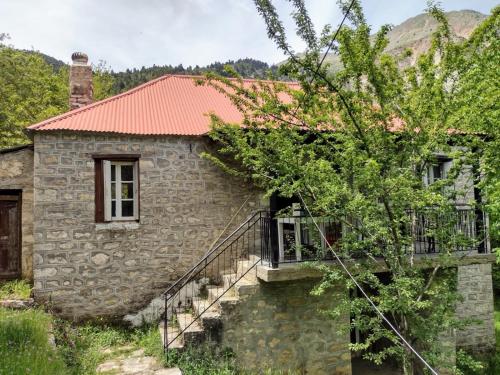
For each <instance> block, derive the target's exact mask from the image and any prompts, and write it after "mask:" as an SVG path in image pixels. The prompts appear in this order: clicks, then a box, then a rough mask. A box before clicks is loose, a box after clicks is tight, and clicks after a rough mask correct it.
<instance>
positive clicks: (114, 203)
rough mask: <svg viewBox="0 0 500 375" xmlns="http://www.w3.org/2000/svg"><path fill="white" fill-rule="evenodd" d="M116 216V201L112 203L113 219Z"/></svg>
mask: <svg viewBox="0 0 500 375" xmlns="http://www.w3.org/2000/svg"><path fill="white" fill-rule="evenodd" d="M115 216H116V201H111V217H115Z"/></svg>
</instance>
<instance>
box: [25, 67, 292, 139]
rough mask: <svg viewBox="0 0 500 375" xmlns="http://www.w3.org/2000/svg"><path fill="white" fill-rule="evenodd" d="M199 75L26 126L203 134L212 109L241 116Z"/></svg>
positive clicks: (234, 119)
mask: <svg viewBox="0 0 500 375" xmlns="http://www.w3.org/2000/svg"><path fill="white" fill-rule="evenodd" d="M197 78H198V79H199V78H200V77H193V76H181V75H166V76H163V77H160V78H158V79H155V80H152V81H150V82H147V83H145V84H143V85H141V86H138V87H136V88H134V89H132V90H129V91H127V92H124V93H122V94H119V95H116V96H113V97H111V98H108V99H105V100H101V101H99V102H96V103H93V104H90V105H88V106H86V107H82V108H79V109H75V110H73V111H70V112H67V113H64V114H62V115H59V116H56V117H53V118H50V119H48V120H45V121H42V122H40V123H38V124H35V125H31V126H29V127H28V129H29V130H32V131H50V130H52V131H53V130H69V131H88V132H106V133H121V134H137V135H203V134H206V133H207V132H208V131H209V130H210V118H209V116H208V115H209V114H210V113H215V114H216V115H218V116H219V117H221V118H222V119H223V120H224V121H226V122H230V123H240V122H241V121H242V120H243V116H242V114H241V113H240V112H239V111H238V109H237V108H236V107H235V106H234V105H233V104H232V103H231V101H230V100H229V98H227V97H226V96H225V95H224V94H222V93H221V92H219V91H217V90H216V89H214V88H213V87H211V86H209V85H197V84H196V83H195V80H196V79H197ZM246 81H247V82H249V83H250V82H253V81H252V80H246ZM292 85H294V86H295V85H296V84H292ZM296 86H297V88H298V85H296Z"/></svg>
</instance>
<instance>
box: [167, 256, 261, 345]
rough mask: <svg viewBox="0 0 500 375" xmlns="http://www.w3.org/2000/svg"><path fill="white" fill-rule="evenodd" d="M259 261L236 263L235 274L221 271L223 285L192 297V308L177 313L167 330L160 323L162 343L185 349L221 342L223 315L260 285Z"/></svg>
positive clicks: (209, 287)
mask: <svg viewBox="0 0 500 375" xmlns="http://www.w3.org/2000/svg"><path fill="white" fill-rule="evenodd" d="M259 262H260V258H259V257H257V256H255V255H250V256H249V257H248V259H245V260H237V261H236V270H237V271H236V273H234V272H232V273H231V271H227V270H226V271H222V272H221V275H220V276H221V277H220V280H221V282H220V285H207V287H206V291H205V292H204V293H200V296H195V297H193V298H192V301H191V307H190V308H182V309H179V310H180V311H175V313H174V314H175V316H174V317H172V318H171V319H170V320H169V323H168V327H167V330H165V326H164V325H165V322H164V321H161V322H160V324H159V327H158V328H159V330H160V335H161V339H162V342H163V343H165V342H168V349H169V350H170V349H178V350H182V349H184V348H185V347H187V346H189V345H198V344H201V343H204V342H214V343H218V342H220V341H221V339H222V328H223V315H224V312H225V311H228V309H231V308H232V307H233V306H234V305H237V304H239V303H242V299H244V297H245V296H247V295H249V294H251V293H253V291H254V290H255V288H257V287H258V285H259V284H258V281H257V276H256V265H257V264H258V263H259ZM165 334H166V335H167V341H166V340H165Z"/></svg>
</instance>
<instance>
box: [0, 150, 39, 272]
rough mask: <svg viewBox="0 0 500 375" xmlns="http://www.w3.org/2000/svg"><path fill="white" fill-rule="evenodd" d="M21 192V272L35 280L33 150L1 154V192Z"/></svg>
mask: <svg viewBox="0 0 500 375" xmlns="http://www.w3.org/2000/svg"><path fill="white" fill-rule="evenodd" d="M2 189H8V190H21V192H22V196H21V199H22V207H21V272H22V277H23V279H28V280H32V279H33V268H32V259H33V150H32V148H30V147H26V148H22V149H20V150H17V151H12V152H6V153H0V190H2Z"/></svg>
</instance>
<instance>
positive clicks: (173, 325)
mask: <svg viewBox="0 0 500 375" xmlns="http://www.w3.org/2000/svg"><path fill="white" fill-rule="evenodd" d="M314 221H315V222H316V224H317V225H318V226H319V227H320V230H321V232H322V233H323V234H324V237H323V236H322V235H320V233H319V231H318V229H317V227H316V224H315V223H314V222H313V219H312V218H311V217H308V216H306V215H304V214H299V215H296V216H293V215H292V216H290V217H284V216H283V215H281V216H278V215H277V213H276V212H270V211H258V212H256V213H254V214H253V215H251V216H250V217H249V218H248V219H247V220H245V221H244V222H243V223H242V224H241V225H240V226H239V227H238V228H237V229H236V230H234V231H233V232H232V233H231V234H230V235H229V236H228V237H227V238H225V239H224V240H223V241H221V242H220V243H219V244H218V245H216V246H215V247H214V248H213V249H212V250H210V251H209V252H208V253H207V254H206V255H205V256H204V257H203V258H202V259H201V260H200V261H198V262H197V263H196V264H195V265H194V266H193V267H192V268H191V269H190V270H189V271H188V272H186V273H185V274H184V276H182V277H181V278H180V279H179V280H177V281H176V282H175V283H174V284H173V285H172V286H171V287H170V288H169V289H168V290H167V291H166V292H165V293H164V297H165V313H164V321H163V324H164V327H163V329H164V331H163V333H164V337H163V339H164V347H165V350H168V349H169V348H170V347H171V346H173V344H175V342H176V341H177V340H178V339H179V338H180V337H181V335H183V333H185V332H186V331H193V332H191V333H193V335H192V336H196V329H193V328H195V327H196V325H197V324H199V321H200V318H201V317H202V316H203V315H204V314H205V313H209V312H210V309H211V308H212V306H213V305H214V304H215V303H216V302H217V301H219V300H220V298H222V297H223V296H225V295H226V294H227V293H228V291H229V290H231V288H232V287H233V286H234V285H235V284H236V283H237V282H238V281H239V280H241V279H242V278H243V277H245V275H246V274H247V273H248V272H250V271H251V270H252V269H253V268H254V267H255V266H256V265H257V264H259V263H260V264H263V265H268V266H271V267H273V268H277V267H279V265H280V264H282V263H296V262H301V261H309V260H330V259H332V255H333V254H332V252H331V251H329V250H328V248H329V246H328V244H329V245H331V246H336V245H340V244H341V242H342V240H343V239H344V238H345V237H344V236H345V235H346V233H347V232H346V228H345V227H344V226H343V225H342V224H341V223H340V222H339V220H338V219H335V218H329V217H318V218H314ZM402 225H403V227H402V228H403V232H405V231H407V232H406V233H407V234H408V236H407V237H408V238H409V239H410V240H409V242H410V243H408V244H407V248H408V252H409V254H410V253H412V254H436V253H440V252H443V251H453V252H472V251H474V252H478V253H488V252H490V248H489V241H488V231H487V228H488V218H487V216H486V215H485V214H484V213H483V212H482V211H481V210H478V209H477V208H470V207H459V206H457V207H455V209H453V210H450V211H449V212H445V213H443V212H441V211H438V210H435V209H432V208H429V209H424V210H419V211H412V210H409V211H408V216H407V220H405V221H404V222H403V223H402ZM351 227H352V225H351ZM350 230H351V231H352V229H350ZM351 234H352V232H351ZM351 240H352V236H351ZM359 240H360V242H361V241H363V238H360V239H359ZM358 255H359V254H358ZM241 261H246V262H247V263H246V266H245V267H244V268H241V269H240V265H241V264H242V263H241Z"/></svg>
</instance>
